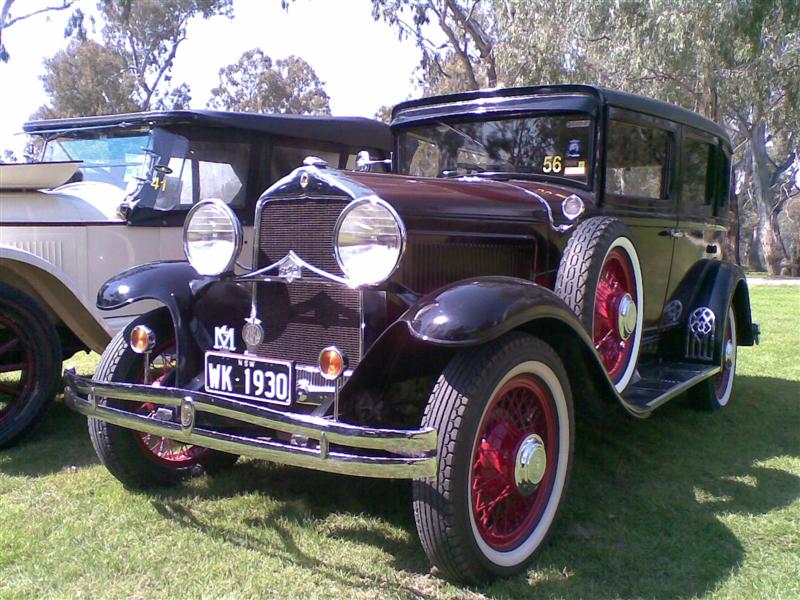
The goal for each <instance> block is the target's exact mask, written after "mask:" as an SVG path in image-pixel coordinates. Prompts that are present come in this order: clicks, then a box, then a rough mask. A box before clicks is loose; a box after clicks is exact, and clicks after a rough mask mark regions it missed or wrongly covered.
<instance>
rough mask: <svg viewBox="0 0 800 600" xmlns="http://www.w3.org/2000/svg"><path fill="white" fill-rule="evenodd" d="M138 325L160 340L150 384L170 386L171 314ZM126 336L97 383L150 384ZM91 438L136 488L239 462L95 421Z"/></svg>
mask: <svg viewBox="0 0 800 600" xmlns="http://www.w3.org/2000/svg"><path fill="white" fill-rule="evenodd" d="M165 316H166V317H167V318H165ZM138 323H146V324H147V325H148V327H150V328H151V329H152V330H153V332H154V333H155V336H156V340H157V342H156V347H155V348H154V350H153V352H152V353H151V355H150V368H149V372H148V374H147V375H148V376H147V379H148V381H149V382H151V383H153V384H154V385H164V386H169V385H171V384H172V381H173V378H174V375H175V343H174V334H173V331H172V323H171V321H170V320H169V318H168V315H164V314H163V313H158V312H156V313H151V315H150V316H148V315H145V316H144V317H142V318H141V319H139V320H138ZM124 331H125V330H123V331H120V332H119V333H118V334H117V335H116V336H115V337H114V339H112V340H111V343H110V344H109V345H108V348H106V350H105V352H103V356H102V357H101V359H100V364H99V365H98V367H97V371H96V372H95V379H98V380H101V381H119V382H127V383H142V382H143V381H144V380H145V370H144V359H143V357H142V355H141V354H136V353H135V352H134V351H133V350H131V348H130V346H129V345H128V342H127V340H126V339H125V337H124ZM100 403H101V404H106V405H108V406H111V407H114V408H125V409H128V410H130V409H131V408H132V409H133V410H135V411H136V412H138V413H140V414H142V415H150V414H152V413H153V412H154V411H155V410H156V408H157V407H156V406H155V405H151V404H147V403H144V404H138V405H132V403H130V402H127V401H120V400H101V401H100ZM89 436H90V437H91V440H92V445H93V446H94V449H95V452H96V453H97V456H98V457H99V458H100V461H101V462H102V463H103V465H104V466H105V467H106V468H107V469H108V470H109V471H110V472H111V474H112V475H114V477H116V478H117V479H119V480H120V481H121V482H122V483H123V485H125V486H127V487H132V488H147V487H151V486H154V485H172V484H175V483H177V482H179V481H181V480H182V479H185V478H186V477H189V476H191V475H195V474H199V473H202V472H203V471H217V470H220V469H222V468H224V467H227V466H229V465H232V464H233V463H234V462H236V459H237V458H238V457H237V456H236V455H233V454H227V453H225V452H218V451H215V450H210V449H208V448H202V447H200V446H193V445H190V444H183V443H181V442H176V441H174V440H171V439H168V438H163V437H159V436H155V435H151V434H148V433H141V432H138V431H133V430H131V429H127V428H124V427H119V426H117V425H111V424H110V423H107V422H105V421H101V420H100V419H93V418H91V417H90V418H89Z"/></svg>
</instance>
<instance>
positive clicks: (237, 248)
mask: <svg viewBox="0 0 800 600" xmlns="http://www.w3.org/2000/svg"><path fill="white" fill-rule="evenodd" d="M208 205H213V206H215V207H216V208H219V209H221V210H222V212H223V213H225V216H226V217H228V219H229V220H230V222H231V224H232V226H233V246H234V247H233V252H231V257H230V259H229V260H228V263H227V264H226V265H225V268H224V269H222V270H219V271H218V272H216V273H200V271H198V273H199V274H200V275H203V276H205V277H219V276H220V275H222V274H224V273H228V272H230V271H233V266H234V265H235V264H236V260H237V259H238V258H239V254H240V253H241V251H242V245H243V243H244V232H243V230H242V223H241V221H239V217H237V216H236V213H235V212H233V210H232V209H231V207H230V206H228V205H227V204H225V202H223V201H222V200H220V199H218V198H208V199H206V200H200V201H199V202H198V203H197V204H195V205H194V206H193V207H192V208H191V209H189V212H188V213H186V219H185V220H184V222H183V253H184V255H185V256H186V260H188V261H189V264H190V265H192V267H193V268H194V269H195V271H197V267H195V266H194V264H192V259H191V258H190V254H189V240H188V236H187V234H188V230H189V225H190V224H191V222H192V217H193V216H194V215H195V213H196V212H197V211H199V210H200V209H201V208H203V207H204V206H208Z"/></svg>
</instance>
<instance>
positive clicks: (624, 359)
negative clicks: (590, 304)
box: [592, 247, 637, 383]
mask: <svg viewBox="0 0 800 600" xmlns="http://www.w3.org/2000/svg"><path fill="white" fill-rule="evenodd" d="M636 305H637V290H636V281H635V278H634V273H633V267H632V265H631V261H630V258H629V256H628V255H627V254H626V253H625V252H624V251H623V250H622V249H621V248H619V247H616V248H612V249H611V250H610V251H609V253H608V255H607V256H606V259H605V262H604V263H603V267H602V269H601V271H600V276H599V277H598V279H597V289H596V290H595V300H594V330H593V332H592V337H593V339H594V347H595V349H596V350H597V353H598V354H599V355H600V360H601V361H602V362H603V366H604V367H605V368H606V371H608V376H609V377H610V378H611V381H613V382H614V383H617V382H619V380H620V379H621V378H622V375H623V373H624V370H625V368H626V367H627V365H628V364H629V362H630V359H631V353H632V351H633V341H634V340H633V339H632V334H633V333H634V331H635V328H636V317H637V312H636Z"/></svg>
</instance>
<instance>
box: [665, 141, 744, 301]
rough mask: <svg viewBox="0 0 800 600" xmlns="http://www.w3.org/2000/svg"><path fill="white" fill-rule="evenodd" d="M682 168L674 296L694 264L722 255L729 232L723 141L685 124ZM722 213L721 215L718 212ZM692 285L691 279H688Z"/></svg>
mask: <svg viewBox="0 0 800 600" xmlns="http://www.w3.org/2000/svg"><path fill="white" fill-rule="evenodd" d="M679 156H680V157H679V170H678V173H679V175H678V179H679V185H678V196H679V201H678V223H677V226H676V228H675V230H674V231H673V233H672V235H673V238H674V240H675V247H674V250H673V259H672V273H671V275H670V281H669V288H668V292H667V293H668V295H669V297H672V296H673V295H674V294H675V293H676V291H678V290H679V289H680V287H681V284H682V283H683V282H684V280H685V279H687V278H689V277H693V275H690V273H693V272H694V271H692V267H694V266H695V265H696V264H697V263H698V261H701V260H707V259H712V260H719V259H720V258H722V255H723V249H724V244H725V234H726V231H727V214H725V213H726V208H725V200H726V198H727V193H726V192H727V188H728V182H729V179H728V173H729V165H730V158H729V155H728V154H727V153H726V149H725V148H724V146H723V145H722V144H721V143H720V141H719V140H718V139H717V138H715V137H713V136H711V135H709V134H707V133H705V132H702V131H699V130H696V129H694V128H691V127H687V126H684V127H683V130H682V135H681V142H680V152H679ZM718 213H720V214H718ZM687 286H688V287H691V282H687Z"/></svg>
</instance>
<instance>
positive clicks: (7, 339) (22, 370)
mask: <svg viewBox="0 0 800 600" xmlns="http://www.w3.org/2000/svg"><path fill="white" fill-rule="evenodd" d="M61 363H62V356H61V342H60V341H59V337H58V333H57V332H56V330H55V327H54V326H53V325H52V323H51V322H50V319H49V318H48V317H47V315H46V314H45V312H44V311H43V310H42V309H41V308H40V307H39V304H38V303H37V302H36V300H34V299H33V298H31V297H30V296H28V295H27V294H24V293H22V292H20V291H19V290H17V289H15V288H12V287H10V286H7V285H3V284H0V448H5V447H8V446H12V445H13V444H15V443H17V442H18V441H19V440H21V439H22V438H23V437H24V436H25V435H27V434H29V433H30V432H31V431H32V430H33V429H34V427H35V426H36V425H37V424H38V423H39V422H40V421H41V420H42V418H43V417H44V416H45V414H47V409H48V408H49V407H50V405H51V404H52V400H53V397H54V396H55V393H56V389H57V386H58V383H59V380H60V378H61Z"/></svg>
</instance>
